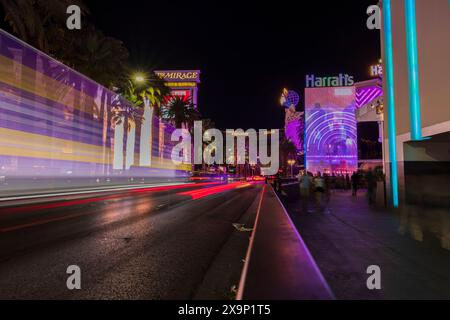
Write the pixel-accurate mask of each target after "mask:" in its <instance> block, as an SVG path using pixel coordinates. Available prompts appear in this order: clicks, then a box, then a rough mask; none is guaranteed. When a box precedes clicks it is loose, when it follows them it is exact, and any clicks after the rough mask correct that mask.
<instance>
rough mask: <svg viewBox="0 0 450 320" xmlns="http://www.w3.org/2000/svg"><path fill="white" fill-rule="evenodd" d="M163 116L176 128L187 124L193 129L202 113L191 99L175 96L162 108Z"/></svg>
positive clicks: (187, 126) (188, 127)
mask: <svg viewBox="0 0 450 320" xmlns="http://www.w3.org/2000/svg"><path fill="white" fill-rule="evenodd" d="M162 118H163V119H165V120H167V121H169V122H171V123H172V124H173V125H175V127H176V128H182V127H183V126H185V127H186V128H187V129H191V128H192V127H193V126H194V121H196V120H199V119H200V113H199V112H198V110H197V107H196V106H195V105H194V104H193V103H192V101H191V100H190V99H187V100H186V99H184V98H182V97H179V96H175V97H172V99H170V101H169V103H168V104H167V106H165V107H164V108H163V109H162Z"/></svg>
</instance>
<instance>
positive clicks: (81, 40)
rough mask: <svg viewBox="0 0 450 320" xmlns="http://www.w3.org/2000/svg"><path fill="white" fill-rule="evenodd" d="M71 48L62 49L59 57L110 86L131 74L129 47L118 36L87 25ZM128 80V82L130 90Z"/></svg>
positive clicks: (117, 83)
mask: <svg viewBox="0 0 450 320" xmlns="http://www.w3.org/2000/svg"><path fill="white" fill-rule="evenodd" d="M71 46H72V50H70V52H68V51H67V50H64V49H59V50H57V51H59V57H58V58H59V59H60V60H62V61H63V62H65V63H66V64H68V65H69V66H71V67H73V68H74V69H76V70H77V71H79V72H81V73H83V74H84V75H86V76H88V77H90V78H91V79H93V80H95V81H97V82H99V83H101V84H102V85H104V86H105V87H107V88H110V89H111V88H113V87H117V86H119V85H120V82H121V81H122V80H123V79H124V78H125V77H126V75H127V74H128V68H127V66H126V64H127V60H128V57H129V53H128V50H127V49H126V48H125V47H124V45H123V43H122V42H121V41H119V40H117V39H114V38H111V37H107V36H105V35H104V34H103V33H102V32H100V31H96V30H95V29H94V28H93V27H88V28H86V29H84V30H83V31H82V33H81V34H80V36H79V37H77V38H75V40H74V41H73V43H72V45H71ZM128 86H129V84H128V83H126V85H125V88H126V90H127V88H128Z"/></svg>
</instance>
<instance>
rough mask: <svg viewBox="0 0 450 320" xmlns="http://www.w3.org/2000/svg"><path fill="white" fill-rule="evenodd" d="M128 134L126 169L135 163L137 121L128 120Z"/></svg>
mask: <svg viewBox="0 0 450 320" xmlns="http://www.w3.org/2000/svg"><path fill="white" fill-rule="evenodd" d="M127 122H128V134H127V151H126V158H125V170H130V168H131V166H132V165H133V164H134V145H135V141H136V123H135V122H134V121H132V120H131V121H130V120H128V121H127Z"/></svg>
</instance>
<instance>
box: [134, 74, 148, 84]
mask: <svg viewBox="0 0 450 320" xmlns="http://www.w3.org/2000/svg"><path fill="white" fill-rule="evenodd" d="M132 80H133V81H134V82H135V83H137V84H143V83H145V82H146V77H145V74H143V73H141V72H138V73H135V74H134V75H133V76H132Z"/></svg>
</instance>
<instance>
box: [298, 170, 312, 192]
mask: <svg viewBox="0 0 450 320" xmlns="http://www.w3.org/2000/svg"><path fill="white" fill-rule="evenodd" d="M299 184H300V195H301V196H302V197H304V198H307V197H309V190H310V188H311V178H310V176H309V175H308V173H307V172H304V173H303V174H302V175H301V176H300V177H299Z"/></svg>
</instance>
